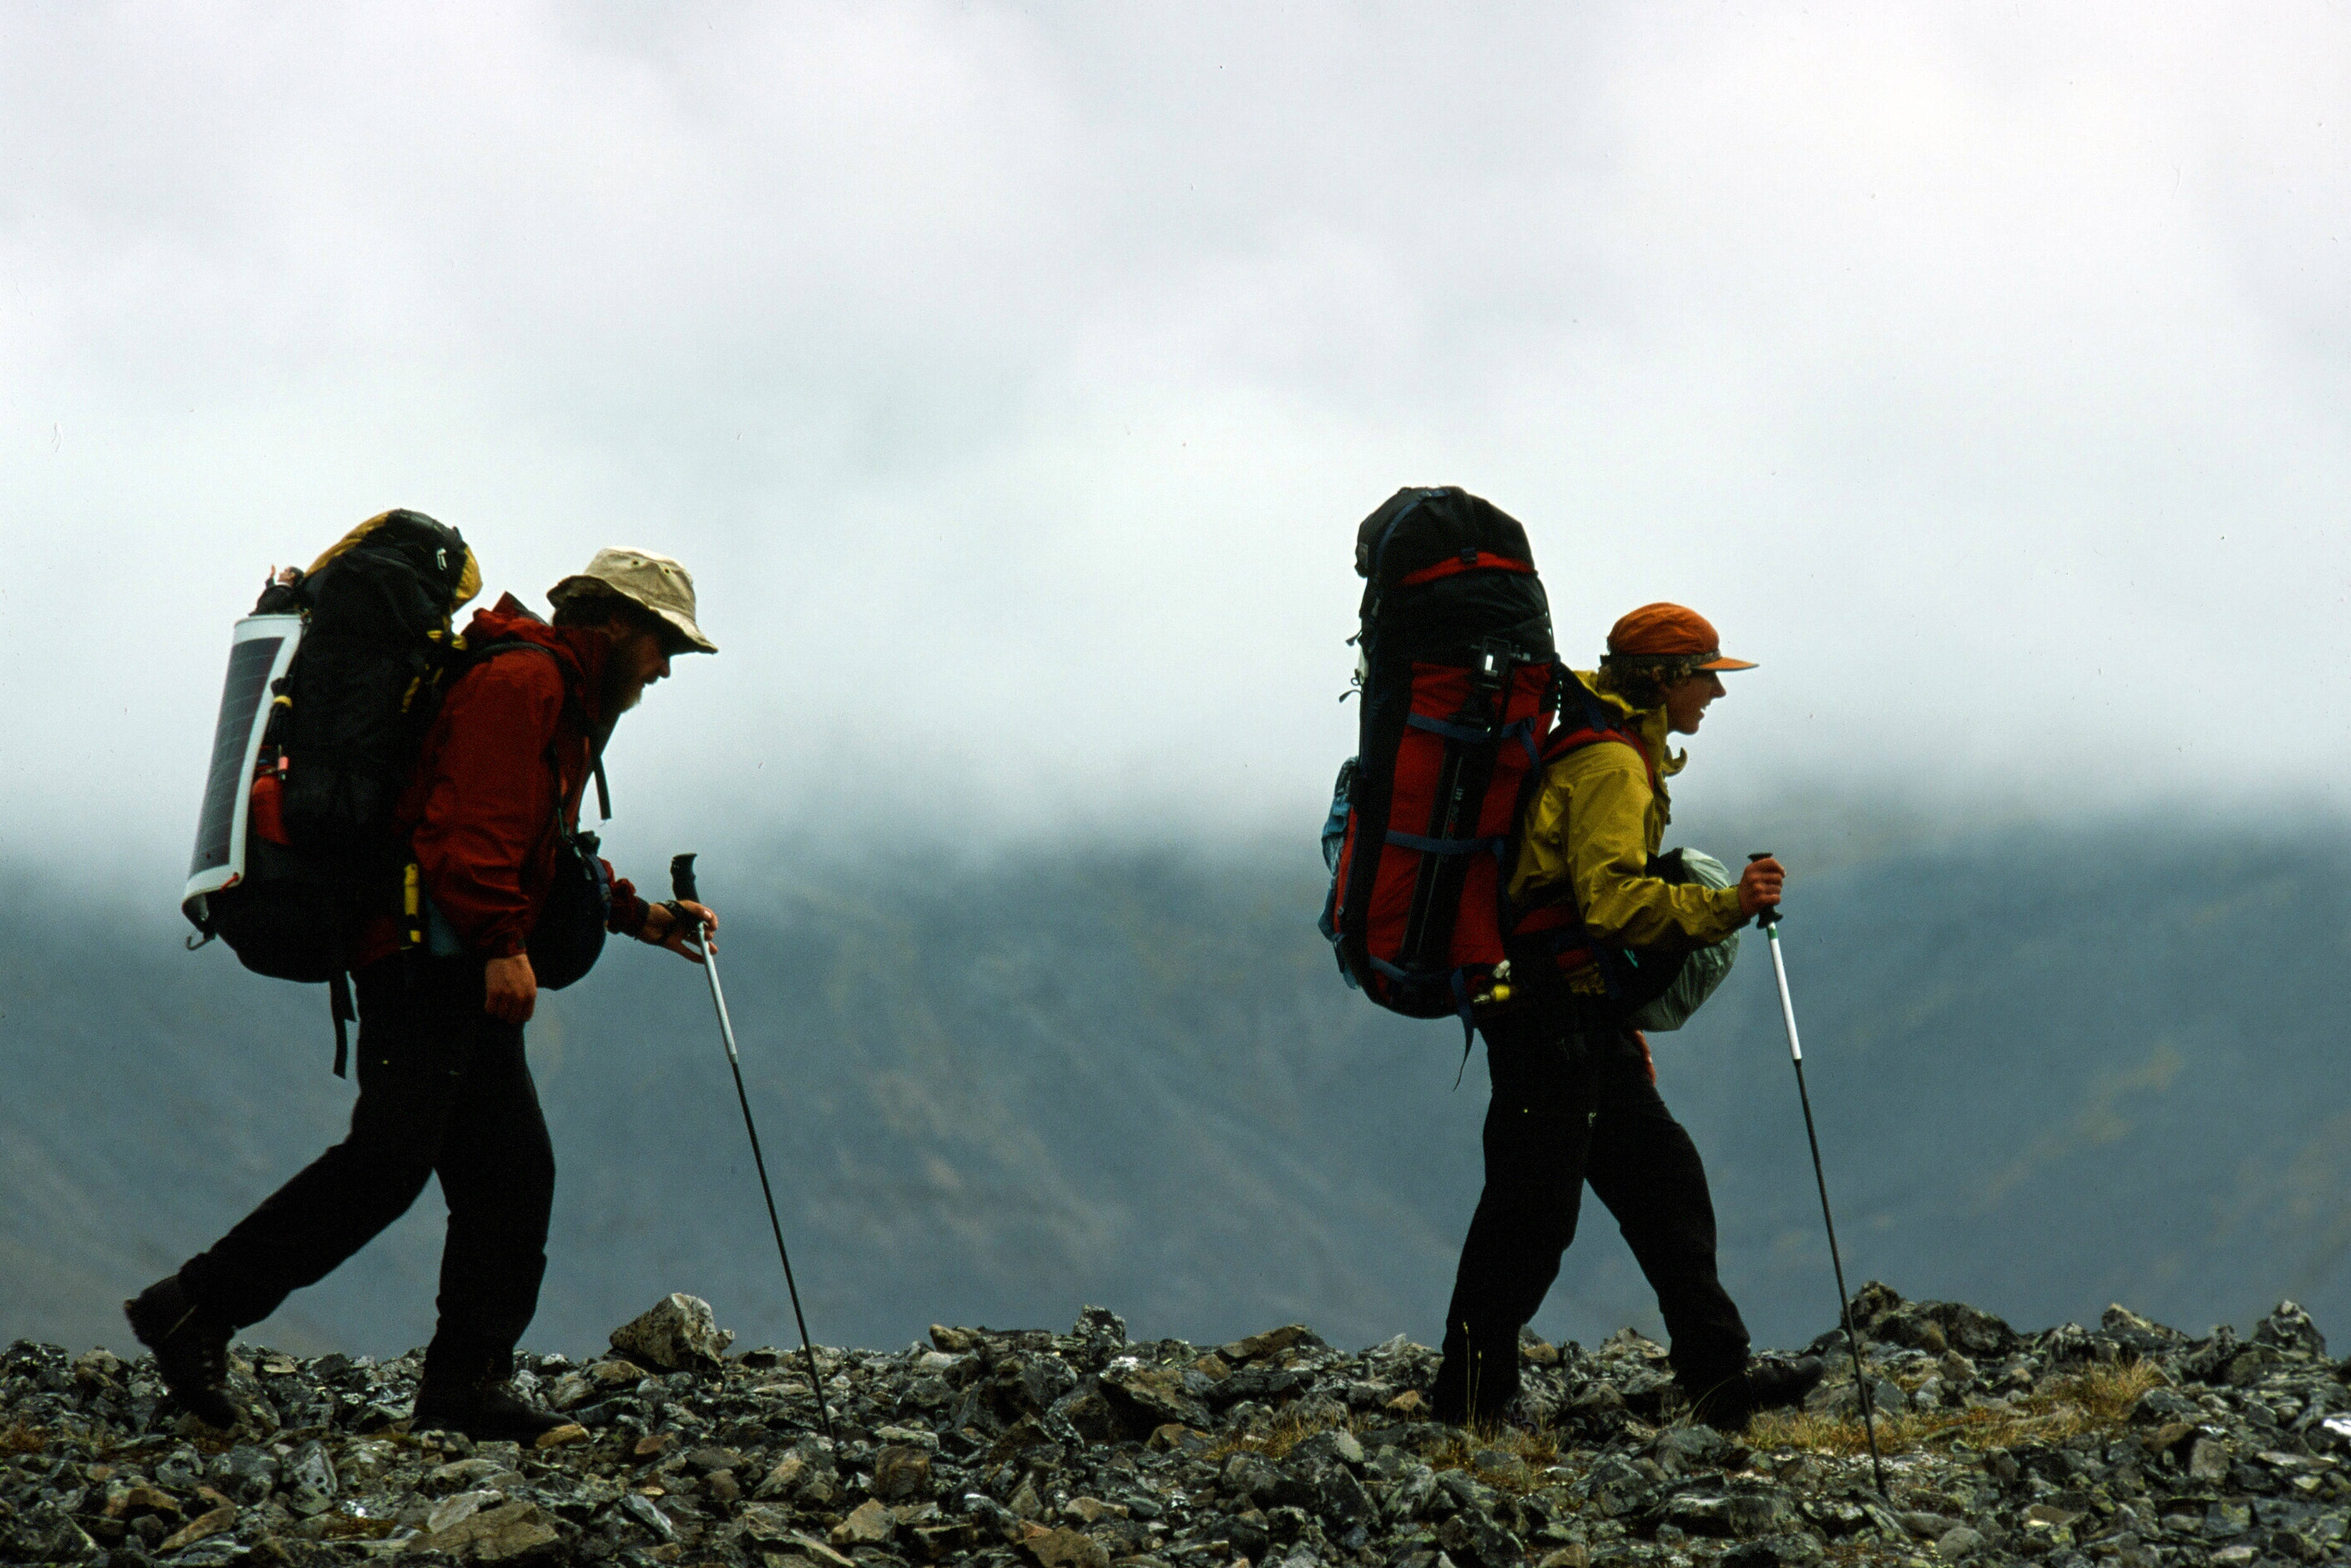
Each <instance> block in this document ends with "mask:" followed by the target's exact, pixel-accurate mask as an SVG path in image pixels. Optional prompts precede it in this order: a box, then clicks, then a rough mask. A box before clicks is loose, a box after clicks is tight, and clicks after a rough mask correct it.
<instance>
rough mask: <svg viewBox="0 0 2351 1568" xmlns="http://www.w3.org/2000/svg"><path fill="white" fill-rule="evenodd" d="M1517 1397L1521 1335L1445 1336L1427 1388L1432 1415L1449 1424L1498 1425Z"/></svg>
mask: <svg viewBox="0 0 2351 1568" xmlns="http://www.w3.org/2000/svg"><path fill="white" fill-rule="evenodd" d="M1518 1396H1519V1337H1518V1331H1517V1330H1516V1329H1512V1330H1511V1331H1510V1333H1508V1334H1507V1335H1505V1334H1479V1335H1475V1336H1471V1335H1467V1334H1463V1333H1460V1332H1459V1331H1458V1330H1457V1331H1456V1332H1454V1333H1449V1334H1447V1335H1446V1343H1445V1361H1444V1364H1442V1365H1441V1366H1439V1367H1438V1368H1437V1385H1436V1386H1435V1387H1434V1388H1432V1389H1430V1390H1429V1414H1430V1415H1431V1416H1435V1417H1436V1418H1437V1420H1439V1421H1442V1422H1444V1423H1445V1424H1446V1425H1447V1426H1450V1427H1475V1428H1478V1429H1480V1430H1482V1429H1485V1428H1488V1427H1499V1426H1500V1425H1501V1424H1502V1412H1504V1411H1505V1410H1507V1409H1509V1408H1510V1403H1511V1401H1513V1400H1515V1399H1516V1398H1518Z"/></svg>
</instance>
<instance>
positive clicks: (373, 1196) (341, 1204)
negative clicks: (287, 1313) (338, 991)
mask: <svg viewBox="0 0 2351 1568" xmlns="http://www.w3.org/2000/svg"><path fill="white" fill-rule="evenodd" d="M482 967H483V966H482V962H481V960H479V959H467V958H432V957H427V956H423V954H409V955H406V956H400V957H392V958H386V959H384V960H383V961H381V963H377V964H372V965H370V966H369V967H366V968H364V969H362V970H360V971H359V972H358V973H357V974H356V975H355V976H353V979H354V980H355V982H356V989H357V993H358V998H357V999H358V1002H359V1014H360V1038H359V1063H360V1066H359V1076H360V1095H359V1100H358V1102H357V1103H355V1104H354V1105H353V1106H352V1108H351V1130H350V1135H349V1136H347V1137H345V1138H344V1139H343V1141H342V1142H341V1143H340V1144H337V1145H335V1146H334V1147H332V1148H330V1149H329V1150H328V1151H327V1152H326V1153H325V1154H323V1155H319V1157H318V1158H317V1159H315V1160H313V1161H311V1162H310V1164H309V1165H308V1166H306V1167H304V1169H303V1170H302V1171H301V1172H300V1173H298V1175H297V1176H295V1177H294V1178H293V1179H292V1180H291V1181H288V1182H287V1184H286V1185H285V1186H281V1187H279V1188H278V1189H277V1191H276V1192H274V1193H272V1194H270V1196H269V1197H266V1198H265V1199H263V1200H262V1204H261V1207H258V1208H256V1209H255V1210H254V1211H253V1212H252V1213H251V1214H249V1215H247V1216H246V1218H244V1219H243V1220H241V1221H239V1222H238V1223H237V1225H236V1227H235V1228H234V1229H232V1230H231V1231H230V1232H229V1233H228V1234H227V1235H225V1236H224V1237H222V1238H221V1239H219V1240H218V1241H216V1242H214V1244H213V1245H212V1247H211V1248H210V1249H207V1250H205V1251H204V1252H200V1253H198V1254H197V1255H196V1256H195V1257H193V1258H191V1259H190V1260H188V1261H187V1262H186V1264H184V1265H183V1267H182V1268H181V1270H180V1280H181V1282H182V1283H183V1285H184V1286H185V1287H186V1288H187V1290H188V1292H189V1294H190V1295H191V1296H193V1298H194V1299H195V1301H197V1302H198V1303H199V1304H200V1305H201V1306H202V1307H203V1308H204V1310H205V1311H206V1312H209V1313H211V1314H212V1315H214V1316H215V1317H218V1318H222V1319H225V1320H226V1321H227V1322H230V1323H233V1324H235V1325H236V1326H238V1327H243V1326H244V1325H246V1324H248V1323H255V1322H260V1321H261V1320H262V1319H263V1318H266V1317H267V1316H268V1315H269V1314H270V1313H271V1312H275V1311H277V1305H278V1303H279V1302H281V1301H284V1300H285V1299H286V1297H287V1294H288V1293H289V1292H291V1291H296V1290H298V1289H299V1288H301V1287H302V1286H304V1285H309V1284H315V1283H317V1282H318V1281H320V1280H322V1279H324V1278H326V1277H327V1275H328V1274H329V1273H330V1272H332V1271H333V1270H334V1269H335V1268H336V1266H337V1265H339V1264H340V1263H341V1262H342V1260H344V1259H346V1258H348V1257H350V1255H351V1254H352V1253H354V1252H356V1251H358V1250H359V1249H360V1248H361V1247H363V1246H365V1245H366V1244H367V1243H368V1241H369V1240H370V1239H372V1238H373V1237H374V1236H375V1235H376V1233H377V1232H379V1231H381V1229H383V1228H384V1227H385V1226H387V1225H390V1224H391V1223H392V1221H393V1220H395V1219H397V1218H400V1217H401V1216H402V1214H404V1213H406V1212H407V1210H408V1206H409V1205H410V1204H412V1203H414V1202H415V1201H416V1197H417V1195H418V1194H419V1193H421V1192H423V1190H424V1183H425V1181H426V1179H427V1178H428V1177H431V1176H439V1177H440V1178H441V1193H442V1196H443V1197H444V1198H445V1199H447V1201H448V1205H449V1234H448V1239H447V1240H446V1242H445V1243H444V1245H443V1248H442V1251H441V1296H440V1302H439V1305H440V1324H439V1327H438V1329H437V1330H436V1332H435V1333H434V1337H433V1346H432V1354H431V1356H430V1359H429V1363H428V1370H429V1371H431V1372H433V1373H434V1374H436V1375H437V1374H441V1373H443V1372H444V1371H445V1372H446V1373H448V1374H451V1375H456V1376H459V1377H469V1376H471V1375H475V1374H476V1373H478V1372H482V1371H487V1372H490V1373H492V1374H494V1375H497V1376H501V1377H502V1376H504V1375H506V1373H507V1358H508V1357H509V1356H510V1355H511V1354H512V1353H513V1350H514V1347H515V1343H516V1342H517V1340H519V1339H520V1338H521V1337H522V1331H523V1330H524V1328H525V1327H527V1326H528V1324H529V1322H530V1320H531V1314H532V1313H533V1312H536V1311H537V1310H538V1285H539V1280H540V1278H541V1276H543V1275H544V1274H545V1273H546V1271H547V1250H546V1248H547V1218H548V1213H549V1208H550V1207H551V1206H552V1204H553V1202H554V1197H555V1150H554V1146H553V1145H551V1144H550V1143H549V1141H548V1136H547V1122H546V1119H545V1118H544V1117H543V1116H541V1115H540V1113H539V1109H538V1090H537V1088H536V1087H535V1086H534V1085H533V1084H532V1082H531V1077H530V1068H529V1065H528V1062H526V1061H524V1059H523V1039H522V1030H521V1028H520V1027H519V1026H518V1025H515V1024H507V1023H500V1022H499V1021H498V1020H497V1019H494V1018H492V1017H490V1015H489V1014H487V1013H486V1012H484V1011H483V1010H482V998H483V982H482Z"/></svg>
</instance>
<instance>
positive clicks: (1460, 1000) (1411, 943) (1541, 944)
mask: <svg viewBox="0 0 2351 1568" xmlns="http://www.w3.org/2000/svg"><path fill="white" fill-rule="evenodd" d="M1355 570H1356V571H1357V572H1358V573H1359V574H1361V575H1362V576H1363V578H1364V598H1363V604H1362V607H1361V611H1360V615H1361V622H1362V625H1361V630H1360V632H1359V633H1358V641H1359V643H1360V644H1361V648H1362V653H1363V669H1362V674H1361V676H1360V681H1361V685H1362V695H1363V706H1362V712H1361V719H1360V723H1361V730H1360V736H1359V743H1358V747H1357V750H1356V754H1355V756H1354V757H1353V758H1349V759H1348V761H1347V763H1346V765H1345V766H1344V767H1343V768H1341V769H1340V773H1339V785H1338V789H1337V792H1336V798H1335V799H1334V800H1332V808H1331V817H1330V819H1329V821H1328V822H1327V824H1326V826H1325V828H1324V831H1323V846H1324V856H1325V858H1326V860H1328V861H1329V862H1330V863H1331V869H1332V883H1331V892H1330V895H1329V897H1328V899H1327V901H1326V903H1325V904H1324V907H1323V912H1322V922H1321V925H1322V933H1323V935H1324V936H1327V937H1329V938H1330V940H1331V942H1332V945H1333V946H1334V947H1335V949H1336V951H1337V955H1338V959H1339V968H1340V971H1341V972H1342V973H1343V975H1344V976H1345V977H1346V978H1347V981H1348V983H1349V984H1350V985H1352V986H1354V987H1356V988H1359V989H1361V990H1362V991H1363V992H1364V995H1365V996H1367V997H1369V998H1371V999H1372V1000H1374V1002H1377V1003H1378V1004H1379V1005H1380V1006H1382V1007H1384V1008H1386V1009H1390V1010H1391V1011H1394V1012H1399V1013H1403V1014H1405V1016H1406V1017H1409V1018H1444V1017H1447V1016H1448V1015H1449V1016H1454V1017H1458V1018H1459V1019H1461V1022H1462V1026H1463V1029H1464V1030H1465V1031H1466V1030H1468V1029H1469V1028H1471V1027H1472V1026H1473V1025H1474V1023H1475V1009H1476V1008H1477V1007H1478V1006H1479V1004H1480V1003H1483V1002H1487V1001H1489V1000H1491V999H1498V994H1497V991H1496V984H1495V983H1496V980H1497V971H1498V970H1499V971H1500V973H1501V975H1502V976H1503V977H1510V974H1511V971H1510V968H1508V967H1505V965H1506V963H1515V965H1516V967H1518V968H1520V969H1522V970H1530V971H1533V972H1530V973H1528V974H1526V975H1525V976H1524V977H1523V981H1524V982H1525V983H1540V982H1541V980H1542V979H1544V978H1547V977H1551V976H1555V975H1557V974H1560V973H1562V972H1565V971H1569V970H1573V969H1575V968H1580V967H1583V966H1584V965H1586V964H1588V963H1591V962H1593V958H1594V956H1595V953H1596V948H1595V947H1594V945H1593V944H1592V943H1591V941H1590V940H1589V938H1588V936H1586V934H1585V933H1584V930H1583V922H1582V919H1581V917H1580V916H1579V915H1578V914H1577V912H1576V910H1575V907H1574V904H1573V898H1572V896H1571V895H1570V894H1569V893H1568V891H1567V890H1565V889H1563V888H1562V889H1555V890H1551V891H1549V892H1548V893H1547V894H1543V895H1541V896H1540V897H1539V898H1537V899H1535V900H1531V901H1530V903H1529V905H1528V906H1527V907H1526V908H1523V909H1519V908H1512V907H1511V906H1510V904H1509V901H1508V899H1507V897H1506V895H1505V889H1506V886H1507V883H1508V882H1509V878H1510V865H1511V862H1513V860H1514V859H1515V858H1516V853H1517V849H1518V842H1519V831H1520V821H1521V820H1522V819H1523V817H1524V815H1525V811H1526V809H1527V806H1528V803H1529V802H1530V800H1531V799H1532V796H1533V791H1534V786H1535V783H1536V781H1537V780H1538V779H1539V778H1540V777H1541V770H1542V768H1544V767H1545V766H1546V765H1548V764H1549V763H1550V762H1552V761H1553V760H1555V759H1556V758H1559V757H1562V756H1564V755H1565V754H1566V753H1568V752H1570V751H1573V750H1577V749H1580V748H1581V747H1585V746H1590V745H1596V744H1600V743H1603V742H1610V741H1615V742H1623V743H1625V744H1627V745H1631V746H1633V747H1635V749H1636V750H1639V749H1641V747H1640V742H1639V741H1638V740H1637V739H1636V738H1635V737H1631V736H1629V735H1626V734H1625V733H1624V732H1623V731H1622V730H1620V729H1618V728H1617V727H1615V725H1614V719H1613V716H1612V715H1611V714H1610V712H1609V710H1608V709H1607V708H1606V707H1605V706H1604V705H1603V704H1601V703H1600V702H1599V701H1598V700H1597V699H1595V698H1594V697H1593V695H1592V694H1591V693H1590V692H1589V691H1587V690H1585V689H1584V687H1583V684H1582V683H1581V682H1580V681H1578V680H1577V679H1576V678H1575V676H1574V675H1573V674H1572V673H1571V672H1569V671H1568V669H1567V668H1566V666H1565V665H1563V664H1561V663H1560V661H1559V657H1558V653H1557V652H1556V651H1555V649H1554V647H1553V644H1552V626H1551V607H1550V602H1549V601H1548V600H1547V599H1546V598H1545V596H1544V593H1543V588H1542V582H1541V579H1540V578H1538V577H1537V576H1536V575H1535V566H1534V552H1533V551H1532V549H1530V548H1529V546H1528V544H1527V533H1526V529H1525V528H1523V527H1521V526H1520V524H1519V522H1518V521H1517V519H1515V518H1513V517H1510V515H1509V514H1508V513H1506V512H1504V511H1502V510H1501V509H1500V508H1499V507H1495V506H1494V505H1492V504H1491V503H1489V502H1488V501H1484V500H1481V499H1479V497H1476V496H1472V495H1470V494H1468V492H1467V491H1465V490H1461V489H1458V488H1456V487H1454V486H1439V487H1436V488H1427V489H1404V490H1399V491H1397V492H1396V493H1395V496H1393V497H1390V498H1389V499H1388V501H1387V503H1386V504H1385V505H1384V506H1383V507H1380V508H1379V510H1377V511H1375V512H1374V513H1373V514H1372V515H1371V516H1370V517H1366V518H1364V522H1363V525H1362V527H1361V528H1358V529H1357V531H1356V536H1355ZM1562 698H1565V699H1566V700H1568V701H1570V702H1572V703H1573V704H1574V705H1575V707H1576V708H1577V710H1578V719H1577V721H1576V723H1575V724H1574V726H1573V727H1572V728H1565V729H1555V728H1554V721H1555V718H1556V716H1557V714H1558V712H1559V708H1560V705H1561V702H1562ZM1643 756H1644V758H1646V751H1644V752H1643ZM1603 967H1604V971H1605V970H1606V969H1607V968H1608V967H1609V966H1608V965H1607V964H1606V962H1605V956H1603ZM1612 988H1613V986H1612Z"/></svg>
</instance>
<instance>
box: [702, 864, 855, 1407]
mask: <svg viewBox="0 0 2351 1568" xmlns="http://www.w3.org/2000/svg"><path fill="white" fill-rule="evenodd" d="M669 886H670V894H671V895H672V896H673V897H674V898H677V899H679V900H681V901H683V902H685V903H690V904H699V903H701V902H702V895H701V894H698V893H696V892H695V889H694V857H693V856H692V855H690V854H684V855H673V856H671V857H670V862H669ZM694 928H695V932H696V933H697V934H702V923H701V922H700V921H698V920H697V921H695V927H694ZM702 972H703V974H705V976H707V977H709V980H710V1000H711V1004H712V1005H713V1006H714V1007H716V1008H717V1009H718V1033H719V1037H720V1038H721V1039H723V1040H726V1065H727V1066H728V1067H730V1068H732V1069H733V1070H734V1072H735V1098H736V1099H737V1101H739V1102H741V1103H742V1106H743V1130H744V1131H745V1132H747V1133H748V1134H751V1164H752V1165H753V1166H757V1167H758V1172H759V1194H760V1196H761V1197H765V1198H766V1199H767V1200H768V1229H770V1230H772V1231H774V1232H775V1233H776V1256H777V1257H778V1258H779V1259H781V1260H783V1264H784V1289H785V1290H787V1291H790V1292H791V1297H792V1317H793V1320H794V1321H795V1322H798V1323H799V1326H800V1348H801V1349H802V1350H803V1351H806V1352H807V1353H808V1368H809V1392H810V1393H811V1394H813V1395H815V1396H816V1414H817V1419H818V1420H819V1421H820V1422H821V1423H822V1424H823V1426H824V1437H825V1441H827V1442H829V1443H833V1444H834V1445H835V1447H838V1446H839V1443H838V1440H837V1439H836V1438H835V1437H833V1435H832V1413H831V1411H830V1410H828V1409H826V1408H825V1404H824V1379H823V1378H822V1377H821V1376H820V1375H819V1374H818V1372H817V1369H816V1343H815V1342H814V1341H813V1340H811V1339H810V1338H809V1329H808V1317H807V1314H805V1313H803V1312H801V1311H800V1287H799V1281H796V1280H794V1279H793V1278H792V1255H791V1254H790V1253H789V1252H787V1251H785V1250H784V1222H783V1221H782V1220H780V1219H778V1218H776V1194H775V1190H774V1189H773V1188H772V1187H770V1186H768V1162H767V1158H766V1156H764V1155H761V1154H760V1153H759V1129H758V1127H757V1126H756V1125H754V1124H753V1123H752V1121H751V1097H750V1095H748V1094H747V1093H745V1092H744V1091H743V1060H742V1058H741V1057H739V1056H737V1055H736V1053H735V1025H734V1022H733V1020H731V1019H728V1018H727V1016H726V992H725V991H723V990H720V989H719V988H718V955H717V954H716V952H714V951H713V950H712V948H711V942H710V938H709V936H707V935H706V934H703V935H702Z"/></svg>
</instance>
